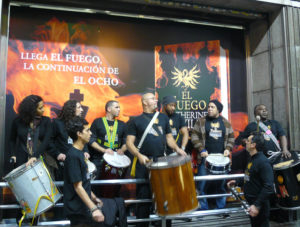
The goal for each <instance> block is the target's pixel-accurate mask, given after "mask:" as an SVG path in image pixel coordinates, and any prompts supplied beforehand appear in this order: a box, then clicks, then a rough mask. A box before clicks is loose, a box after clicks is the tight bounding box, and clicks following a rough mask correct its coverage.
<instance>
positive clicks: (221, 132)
mask: <svg viewBox="0 0 300 227" xmlns="http://www.w3.org/2000/svg"><path fill="white" fill-rule="evenodd" d="M225 131H226V129H225V125H224V122H223V120H222V117H221V116H219V117H218V118H209V117H207V118H206V122H205V133H206V139H205V149H206V150H207V151H208V153H209V154H212V153H222V154H223V153H224V137H225Z"/></svg>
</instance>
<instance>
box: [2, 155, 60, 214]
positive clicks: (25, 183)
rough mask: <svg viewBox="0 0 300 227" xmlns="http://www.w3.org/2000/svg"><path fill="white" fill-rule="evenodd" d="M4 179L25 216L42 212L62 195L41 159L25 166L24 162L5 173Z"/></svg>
mask: <svg viewBox="0 0 300 227" xmlns="http://www.w3.org/2000/svg"><path fill="white" fill-rule="evenodd" d="M4 180H6V181H7V182H8V185H9V187H10V188H11V190H12V191H13V193H14V195H15V197H16V199H17V201H18V202H19V204H20V206H21V207H22V209H23V210H24V211H25V213H26V217H27V218H32V217H34V215H35V216H38V215H40V214H42V213H44V212H45V211H47V210H48V209H50V208H51V207H53V206H54V204H55V203H56V202H57V201H58V200H59V199H60V198H61V196H62V195H61V194H60V192H59V191H58V189H57V188H56V186H55V184H54V183H53V181H52V179H51V177H50V174H49V172H48V170H47V168H46V166H45V164H44V163H43V162H42V161H41V160H38V161H36V162H35V163H34V164H33V165H32V166H28V167H26V164H23V165H21V166H19V167H18V168H16V169H14V170H13V171H11V172H10V173H9V174H7V175H6V176H5V177H4ZM39 199H40V202H39V204H38V200H39ZM49 199H50V200H51V201H49ZM36 206H37V209H36V212H35V208H36ZM34 212H35V213H34Z"/></svg>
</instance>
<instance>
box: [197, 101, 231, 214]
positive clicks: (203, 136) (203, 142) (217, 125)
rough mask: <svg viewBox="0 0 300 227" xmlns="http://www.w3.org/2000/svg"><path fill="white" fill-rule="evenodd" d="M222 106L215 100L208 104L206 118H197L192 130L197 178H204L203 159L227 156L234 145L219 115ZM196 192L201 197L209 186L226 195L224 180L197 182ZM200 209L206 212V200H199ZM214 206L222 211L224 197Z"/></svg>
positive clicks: (224, 204)
mask: <svg viewBox="0 0 300 227" xmlns="http://www.w3.org/2000/svg"><path fill="white" fill-rule="evenodd" d="M222 110H223V105H222V104H221V103H220V102H219V101H218V100H216V99H214V100H210V101H209V103H208V110H207V112H208V113H207V116H206V117H202V118H199V119H198V120H197V121H196V123H195V125H194V128H193V131H192V134H191V141H192V143H193V145H194V148H195V149H197V151H198V155H197V161H198V172H197V175H198V176H206V175H207V171H206V168H205V158H206V157H207V156H208V155H209V154H213V153H220V154H224V156H226V157H227V156H229V155H230V151H231V150H232V148H233V144H234V134H233V129H232V127H231V124H230V123H229V121H228V120H226V119H225V118H224V117H222V116H221V115H220V114H221V112H222ZM196 186H197V190H198V193H199V194H201V195H205V194H207V189H208V187H209V186H215V192H216V193H223V194H224V193H226V189H225V180H221V181H215V182H211V181H210V183H209V184H208V183H207V182H206V181H199V182H197V185H196ZM200 205H201V207H200V209H201V210H207V209H208V203H207V200H206V199H201V200H200ZM216 206H217V208H218V209H222V208H224V207H225V206H226V197H221V198H217V199H216Z"/></svg>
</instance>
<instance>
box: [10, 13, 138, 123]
mask: <svg viewBox="0 0 300 227" xmlns="http://www.w3.org/2000/svg"><path fill="white" fill-rule="evenodd" d="M71 34H72V35H71ZM88 36H89V34H88V31H85V24H84V23H78V24H75V25H73V26H72V27H71V28H70V27H69V25H68V23H66V22H64V21H59V20H58V19H56V18H53V19H51V20H50V21H48V22H47V23H46V24H45V25H42V26H39V27H37V29H36V31H35V33H34V38H35V40H36V41H25V40H13V39H10V41H9V47H8V62H7V81H6V83H7V90H6V93H7V94H12V95H13V96H14V101H15V102H14V110H15V111H16V110H17V107H18V105H19V103H20V102H21V101H22V99H23V98H24V97H25V96H27V95H30V94H37V95H40V96H41V97H42V98H43V99H44V101H45V104H46V105H45V115H46V116H51V117H53V116H55V114H53V112H51V107H53V106H55V107H61V106H62V105H63V103H64V102H65V101H67V100H68V99H69V98H70V95H72V93H73V92H74V90H78V89H79V91H80V94H78V95H79V97H81V100H82V102H81V103H82V105H84V106H87V107H88V108H89V110H88V112H87V115H86V119H87V120H88V121H89V122H92V121H93V120H94V119H95V118H97V117H100V116H103V115H104V114H105V103H106V102H107V101H109V100H117V101H119V102H120V106H121V112H120V116H119V119H120V120H123V121H127V120H128V119H129V117H130V116H132V115H138V114H140V113H141V112H142V106H141V104H140V99H141V95H139V94H133V95H127V96H120V95H119V93H118V92H117V91H116V90H114V87H113V86H110V85H109V84H106V85H105V84H104V85H96V84H95V85H91V84H89V83H88V81H89V78H90V77H94V78H96V79H97V78H100V81H101V82H103V81H104V79H105V80H109V79H110V80H112V79H115V80H117V81H118V85H117V86H123V85H124V83H123V82H122V81H121V79H120V78H119V77H118V75H117V74H114V73H109V72H107V71H106V72H104V71H102V72H97V73H83V72H79V73H75V72H73V71H72V72H70V71H64V70H62V69H61V68H59V67H62V66H61V65H64V66H65V67H68V66H69V67H72V66H80V67H87V68H88V67H89V69H90V68H91V67H95V66H96V67H102V68H104V67H105V69H107V68H109V67H112V66H111V65H110V64H109V62H108V61H107V60H106V59H105V57H104V56H103V55H102V54H101V52H100V51H99V48H98V47H95V46H87V45H84V44H83V43H84V42H85V41H86V40H87V39H88ZM26 53H34V54H36V55H37V54H40V55H39V56H40V58H39V59H32V55H29V57H28V56H26ZM22 54H23V58H22ZM55 54H56V57H55V58H54V57H52V58H51V55H55ZM58 54H59V57H58ZM66 54H73V55H83V56H99V58H100V59H101V64H100V63H99V64H97V65H96V64H95V63H92V62H90V63H88V62H86V61H85V62H81V63H80V62H76V63H74V62H72V61H71V60H69V61H67V59H66ZM24 56H25V58H24ZM45 56H46V57H45ZM54 60H56V61H54ZM31 64H32V65H33V66H34V68H33V69H29V66H30V65H31ZM47 65H48V66H49V65H59V67H56V70H41V68H40V70H37V66H44V67H47ZM58 69H59V70H58ZM74 76H80V77H82V78H81V79H82V81H80V83H81V84H78V83H77V84H75V83H74Z"/></svg>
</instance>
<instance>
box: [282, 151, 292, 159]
mask: <svg viewBox="0 0 300 227" xmlns="http://www.w3.org/2000/svg"><path fill="white" fill-rule="evenodd" d="M282 156H283V157H285V158H290V157H291V156H292V154H291V153H290V152H289V151H288V150H283V151H282Z"/></svg>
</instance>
